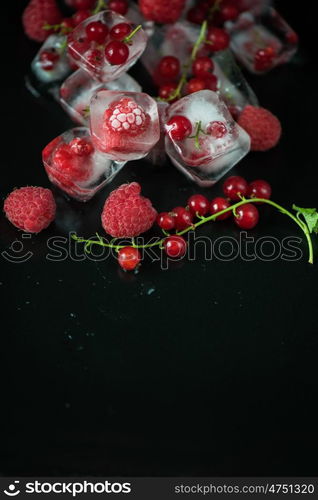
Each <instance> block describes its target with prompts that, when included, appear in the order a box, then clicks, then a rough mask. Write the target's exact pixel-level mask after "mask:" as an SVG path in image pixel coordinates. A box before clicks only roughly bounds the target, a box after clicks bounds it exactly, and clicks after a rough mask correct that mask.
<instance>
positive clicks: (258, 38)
mask: <svg viewBox="0 0 318 500" xmlns="http://www.w3.org/2000/svg"><path fill="white" fill-rule="evenodd" d="M225 26H226V29H227V31H228V32H229V34H230V35H231V49H232V50H233V52H234V54H235V56H236V57H237V59H238V60H239V61H240V62H241V63H242V64H243V65H244V66H245V67H246V68H247V69H248V70H249V71H251V72H252V73H264V72H266V71H269V70H271V69H272V68H274V67H275V66H278V65H280V64H283V63H286V62H288V61H289V60H290V59H291V58H292V56H293V55H294V54H295V52H296V50H297V43H298V36H297V34H296V33H295V31H293V29H292V28H291V27H290V26H289V25H288V24H287V22H286V21H285V20H284V19H283V18H282V17H281V16H280V14H279V13H278V12H277V11H276V10H275V9H273V8H272V7H268V8H265V9H264V10H262V11H261V12H260V13H256V14H255V13H252V12H243V13H242V14H241V15H240V16H239V17H238V19H237V20H236V21H234V22H230V21H228V22H227V23H226V25H225Z"/></svg>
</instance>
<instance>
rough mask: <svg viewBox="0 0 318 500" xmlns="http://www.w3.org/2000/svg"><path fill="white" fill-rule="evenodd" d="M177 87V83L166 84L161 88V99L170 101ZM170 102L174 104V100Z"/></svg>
mask: <svg viewBox="0 0 318 500" xmlns="http://www.w3.org/2000/svg"><path fill="white" fill-rule="evenodd" d="M177 86H178V85H177V83H166V84H165V85H161V87H159V97H161V99H168V98H169V97H170V96H171V94H173V92H174V91H175V90H176V88H177ZM169 102H170V103H172V102H174V101H173V100H172V101H169Z"/></svg>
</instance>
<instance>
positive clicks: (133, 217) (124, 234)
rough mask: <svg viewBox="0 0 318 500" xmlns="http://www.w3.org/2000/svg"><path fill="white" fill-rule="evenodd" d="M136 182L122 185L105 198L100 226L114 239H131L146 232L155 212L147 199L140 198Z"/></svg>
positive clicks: (155, 215)
mask: <svg viewBox="0 0 318 500" xmlns="http://www.w3.org/2000/svg"><path fill="white" fill-rule="evenodd" d="M140 191H141V187H140V185H139V184H138V183H137V182H132V183H131V184H123V185H122V186H120V187H119V188H118V189H115V191H113V192H112V193H111V194H110V195H109V197H108V198H107V200H106V202H105V205H104V209H103V212H102V225H103V228H104V229H105V231H106V233H108V234H110V235H111V236H113V237H114V238H133V237H134V236H138V235H139V234H141V233H144V232H145V231H148V229H150V228H151V227H152V225H153V223H154V222H155V220H156V217H157V212H156V210H155V209H154V208H153V206H152V204H151V201H150V200H149V199H148V198H144V197H143V196H140Z"/></svg>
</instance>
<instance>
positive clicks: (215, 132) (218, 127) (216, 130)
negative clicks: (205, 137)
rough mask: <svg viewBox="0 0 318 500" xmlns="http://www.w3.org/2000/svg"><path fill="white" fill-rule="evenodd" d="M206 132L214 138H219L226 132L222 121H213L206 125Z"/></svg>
mask: <svg viewBox="0 0 318 500" xmlns="http://www.w3.org/2000/svg"><path fill="white" fill-rule="evenodd" d="M206 132H207V134H210V135H211V136H212V137H214V139H221V138H222V137H224V136H225V135H226V134H227V128H226V125H225V123H224V122H219V121H213V122H210V123H209V125H208V126H207V129H206Z"/></svg>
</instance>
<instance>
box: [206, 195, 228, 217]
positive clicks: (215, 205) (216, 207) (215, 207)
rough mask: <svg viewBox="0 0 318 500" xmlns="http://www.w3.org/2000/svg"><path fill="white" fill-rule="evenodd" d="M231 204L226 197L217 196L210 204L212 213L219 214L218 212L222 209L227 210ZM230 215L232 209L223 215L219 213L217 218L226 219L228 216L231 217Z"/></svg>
mask: <svg viewBox="0 0 318 500" xmlns="http://www.w3.org/2000/svg"><path fill="white" fill-rule="evenodd" d="M230 206H231V205H230V202H229V201H228V200H227V199H226V198H221V197H220V196H219V197H217V198H214V199H213V200H212V201H211V204H210V214H211V215H214V214H217V213H218V212H221V211H222V210H226V209H227V208H229V207H230ZM230 215H231V212H230V211H229V212H225V213H224V214H222V215H218V216H217V217H216V219H215V220H225V219H227V218H228V217H230Z"/></svg>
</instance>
